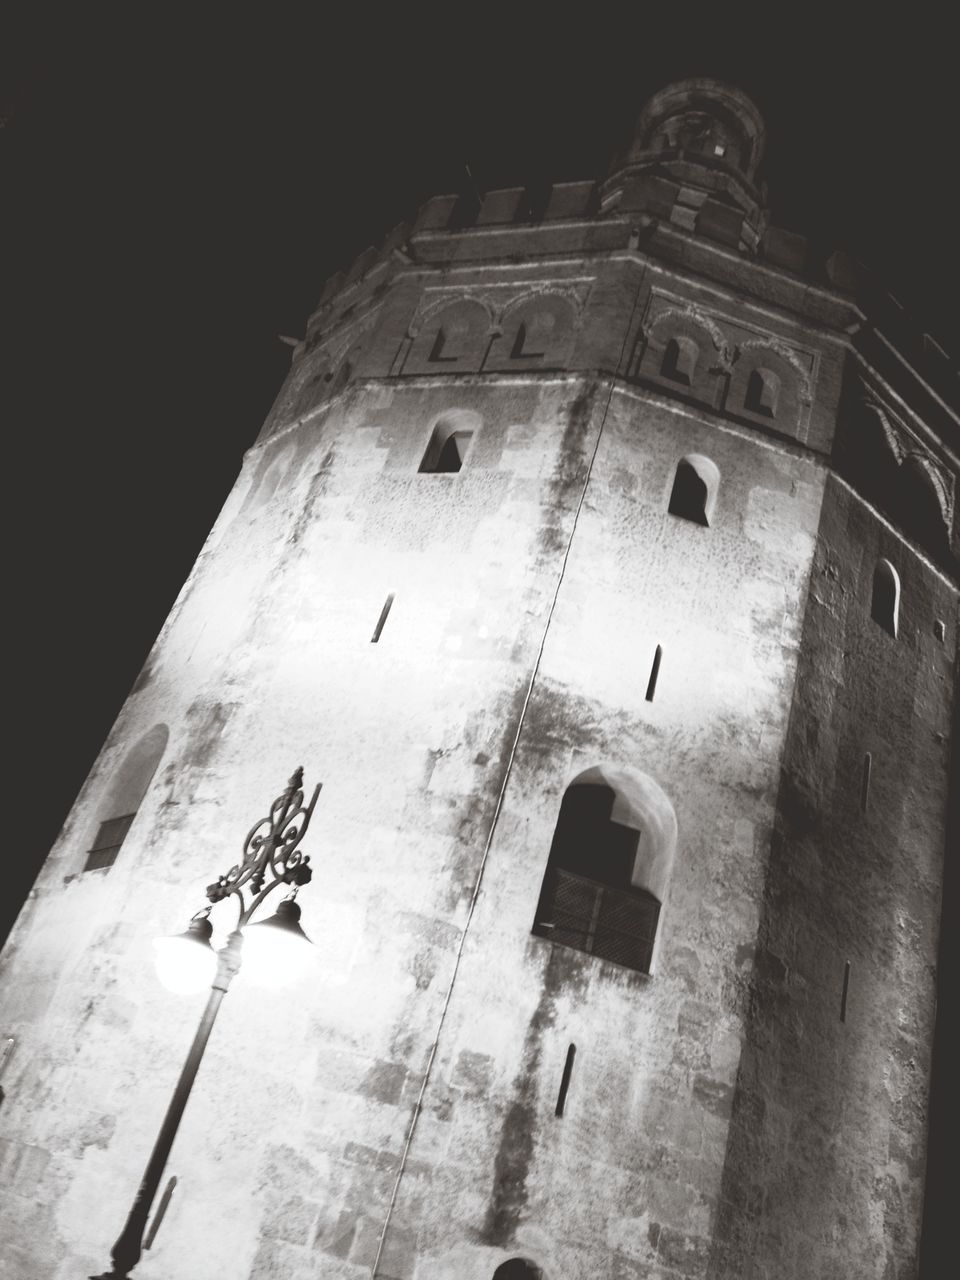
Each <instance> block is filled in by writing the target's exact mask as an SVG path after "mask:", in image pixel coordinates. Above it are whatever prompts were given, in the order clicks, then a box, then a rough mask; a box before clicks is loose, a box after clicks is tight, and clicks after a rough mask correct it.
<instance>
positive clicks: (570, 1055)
mask: <svg viewBox="0 0 960 1280" xmlns="http://www.w3.org/2000/svg"><path fill="white" fill-rule="evenodd" d="M576 1056H577V1046H576V1045H575V1044H572V1045H570V1047H569V1048H568V1049H567V1060H566V1062H565V1063H564V1064H563V1075H562V1076H561V1077H560V1090H559V1092H558V1094H557V1105H556V1108H555V1109H554V1113H553V1114H554V1115H555V1116H562V1115H563V1108H564V1107H565V1106H566V1102H567V1091H568V1090H569V1088H570V1077H571V1075H572V1074H573V1060H574V1058H575V1057H576Z"/></svg>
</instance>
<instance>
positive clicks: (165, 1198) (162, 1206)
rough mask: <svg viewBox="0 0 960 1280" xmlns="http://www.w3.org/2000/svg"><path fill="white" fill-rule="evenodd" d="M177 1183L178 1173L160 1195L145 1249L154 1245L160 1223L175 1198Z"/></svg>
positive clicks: (145, 1240) (144, 1245)
mask: <svg viewBox="0 0 960 1280" xmlns="http://www.w3.org/2000/svg"><path fill="white" fill-rule="evenodd" d="M176 1185H177V1178H176V1174H174V1176H173V1177H172V1178H171V1179H170V1180H169V1181H168V1182H167V1185H166V1186H165V1187H164V1189H163V1195H162V1196H161V1197H160V1203H159V1205H157V1211H156V1213H155V1214H154V1215H153V1221H152V1222H151V1223H150V1227H149V1229H148V1231H147V1234H146V1237H145V1238H144V1241H143V1247H144V1249H150V1248H152V1247H153V1242H154V1240H156V1238H157V1232H158V1231H159V1230H160V1224H161V1222H163V1219H164V1216H165V1214H166V1212H167V1210H168V1209H169V1208H170V1201H171V1200H172V1199H173V1193H174V1190H175V1189H176Z"/></svg>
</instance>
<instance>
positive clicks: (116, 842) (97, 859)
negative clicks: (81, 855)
mask: <svg viewBox="0 0 960 1280" xmlns="http://www.w3.org/2000/svg"><path fill="white" fill-rule="evenodd" d="M136 816H137V815H136V814H135V813H125V814H123V815H122V816H121V817H119V818H107V820H106V822H101V823H100V829H99V831H98V832H97V836H96V839H95V840H94V842H93V847H92V848H91V849H90V852H89V853H88V854H87V861H86V862H85V863H84V867H83V869H84V871H97V870H99V869H100V868H101V867H112V866H113V864H114V863H115V862H116V860H117V854H118V853H119V852H120V848H121V846H122V845H123V842H124V840H125V839H126V836H127V832H128V831H129V830H130V827H131V825H132V823H133V820H134V818H135V817H136Z"/></svg>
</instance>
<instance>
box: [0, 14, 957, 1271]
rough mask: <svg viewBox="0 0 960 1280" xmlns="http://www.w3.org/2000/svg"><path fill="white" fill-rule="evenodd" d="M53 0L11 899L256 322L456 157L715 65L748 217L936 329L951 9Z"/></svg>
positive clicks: (30, 412) (562, 125) (17, 211)
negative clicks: (768, 211) (746, 179)
mask: <svg viewBox="0 0 960 1280" xmlns="http://www.w3.org/2000/svg"><path fill="white" fill-rule="evenodd" d="M72 8H73V9H77V10H79V9H80V8H82V10H83V12H82V14H81V13H78V12H72V14H71V16H70V17H69V18H66V17H62V18H60V19H57V20H55V19H53V18H52V17H51V15H50V14H49V13H47V14H46V15H45V19H44V21H43V24H42V25H41V23H40V21H39V20H38V21H37V22H36V23H35V24H34V25H32V26H30V27H27V26H24V27H22V28H20V29H16V28H14V27H12V26H8V27H7V29H6V30H4V32H3V37H4V49H3V53H2V62H0V94H2V100H3V101H2V114H3V116H4V128H3V129H2V130H0V165H2V170H3V179H4V188H5V194H4V197H3V205H2V210H0V219H2V232H3V239H2V244H3V289H2V305H0V309H2V314H3V318H4V322H5V333H4V339H3V341H4V355H5V357H6V358H5V360H4V372H3V383H2V387H0V402H2V408H3V429H4V433H5V437H6V444H7V449H8V455H7V470H6V478H5V489H6V495H7V504H6V505H7V507H8V509H10V508H11V507H12V514H13V520H12V523H11V532H10V534H9V535H8V546H9V549H10V551H11V552H12V555H11V556H9V559H10V560H11V561H12V573H11V574H10V575H9V577H8V585H7V589H6V606H7V618H6V626H5V628H4V630H5V633H6V636H7V637H8V639H9V640H12V648H13V659H12V661H11V662H10V666H9V670H10V674H11V681H10V684H11V686H12V689H13V699H12V701H13V716H12V717H8V729H7V733H6V738H7V742H8V746H9V748H10V749H11V751H10V753H9V754H11V755H12V759H13V765H14V768H13V770H12V773H9V774H8V779H10V781H11V784H12V785H11V786H10V787H9V789H8V793H7V811H8V832H9V835H8V848H7V852H6V863H7V868H8V869H9V868H10V867H12V868H13V872H12V876H11V873H10V871H9V870H8V871H7V876H6V879H5V882H4V894H5V898H6V903H5V906H6V908H7V912H8V916H9V918H12V916H13V914H15V911H16V908H17V907H18V905H19V901H20V897H19V896H18V886H19V885H21V883H22V885H23V887H24V889H25V887H26V886H27V885H28V884H29V882H30V879H31V878H32V875H33V874H34V873H35V870H36V869H37V867H38V866H39V864H40V862H41V861H42V859H43V857H44V856H45V854H46V852H47V850H48V849H49V847H50V844H51V843H52V842H53V840H54V838H55V837H56V834H57V832H58V830H59V827H60V825H61V824H62V822H63V820H64V818H65V816H66V813H67V811H68V809H69V807H70V805H71V804H72V802H73V799H74V798H75V796H76V793H77V791H78V790H79V788H80V786H81V784H82V782H83V780H84V777H85V776H86V774H87V772H88V770H89V768H90V767H91V765H92V763H93V760H94V758H95V756H96V754H97V752H98V751H99V749H100V747H101V745H102V743H103V741H104V739H105V737H106V735H107V733H108V732H109V729H110V726H111V724H112V722H113V720H114V718H115V717H116V715H117V713H118V711H119V710H120V707H121V705H122V703H123V700H124V698H125V696H126V694H127V692H128V691H129V689H130V686H131V685H132V683H133V681H134V679H135V678H136V676H137V673H138V671H139V669H140V667H141V665H142V663H143V661H144V659H145V657H146V655H147V652H148V650H149V649H150V646H151V644H152V643H153V640H154V638H155V637H156V634H157V632H158V631H159V629H160V626H161V625H162V623H163V620H164V618H165V616H166V614H167V612H168V611H169V609H170V606H171V605H172V603H173V601H174V598H175V597H176V594H177V592H178V590H179V588H180V586H181V585H182V583H183V580H184V578H185V577H186V575H187V573H188V571H189V569H190V567H191V565H192V563H193V561H194V559H195V557H196V555H197V553H198V551H199V549H200V547H201V545H202V543H203V541H204V538H205V537H206V534H207V532H208V531H209V528H210V526H211V525H212V523H213V521H214V519H215V518H216V515H217V513H218V511H219V509H220V506H221V505H222V503H223V501H224V499H225V498H226V496H227V494H228V492H229V490H230V487H231V485H232V483H233V481H234V479H235V477H236V474H237V471H238V470H239V467H240V464H241V460H242V455H243V453H244V451H245V450H246V449H247V448H249V446H250V445H251V444H252V443H253V441H254V438H255V436H256V434H257V431H258V429H259V427H260V425H261V423H262V421H263V418H264V417H265V415H266V413H267V411H268V409H269V407H270V404H271V403H272V400H273V398H274V396H275V395H276V393H277V391H278V390H279V387H280V384H281V382H282V380H283V377H284V375H285V372H286V369H287V368H288V367H289V361H290V352H289V348H288V347H286V346H284V345H283V344H282V343H280V342H279V341H278V339H277V335H278V334H289V335H293V336H296V337H299V336H302V334H303V332H304V327H305V321H306V318H307V315H308V314H309V312H310V310H311V309H312V307H313V306H314V305H315V303H316V299H317V297H318V295H319V292H320V288H321V286H322V283H323V281H324V279H325V277H326V276H328V275H329V274H331V273H332V272H334V271H336V270H338V269H339V268H341V267H343V266H345V265H347V264H349V262H350V261H351V260H352V259H353V258H354V257H355V256H356V255H357V254H358V253H360V252H362V251H363V250H364V249H365V248H366V247H367V246H368V245H369V244H371V243H377V242H378V241H379V240H380V239H381V238H382V237H383V236H384V234H385V233H386V232H387V231H389V230H390V228H391V227H393V226H394V225H395V224H396V223H397V222H399V221H401V220H403V219H406V218H409V217H410V216H411V215H412V214H413V213H414V212H415V210H416V208H417V206H418V204H420V203H422V201H423V200H425V199H426V198H427V197H429V196H430V195H434V194H439V193H443V192H448V191H456V190H458V189H460V188H462V186H463V184H464V180H465V175H464V166H465V165H469V168H470V171H471V173H472V175H473V178H474V180H475V182H476V185H477V186H478V187H479V188H480V189H481V190H486V189H491V188H494V187H497V186H511V185H518V184H522V183H526V182H532V181H537V180H543V179H554V180H573V179H578V178H590V177H598V176H601V175H602V174H603V173H604V172H605V170H606V167H607V165H608V163H609V159H610V156H611V153H612V152H613V151H614V150H615V149H616V148H617V147H618V145H619V144H621V143H622V141H623V140H624V138H625V137H626V136H628V135H629V132H630V130H631V126H632V123H633V120H634V119H635V117H636V115H637V112H638V111H639V109H640V107H641V106H642V104H643V102H644V101H645V99H646V98H647V97H648V96H649V95H650V94H651V93H652V92H654V91H655V90H657V89H658V88H660V87H662V86H663V85H664V84H666V83H669V82H670V81H671V80H675V79H679V78H682V77H686V76H691V75H710V76H716V77H717V78H720V79H723V80H728V81H730V82H732V83H734V84H737V85H739V87H741V88H742V89H744V90H745V91H746V92H747V93H748V94H750V96H751V97H753V98H754V100H755V101H756V103H757V105H758V107H759V108H760V110H761V112H762V113H763V115H764V117H765V119H766V123H767V132H768V147H767V162H766V164H765V166H764V174H765V177H766V179H767V181H768V183H769V188H770V204H771V207H772V210H773V216H774V221H776V222H777V223H778V224H779V225H782V226H785V227H788V228H790V229H793V230H798V231H804V232H806V233H807V234H809V235H810V236H811V237H815V238H818V239H820V240H821V241H822V242H823V243H824V244H826V245H830V246H834V247H842V248H845V249H847V250H849V251H850V252H852V253H853V254H854V255H855V256H857V257H859V258H861V259H862V260H864V261H865V262H867V263H869V264H870V265H871V266H873V267H874V268H875V269H876V270H877V271H878V272H880V273H881V275H882V276H883V277H884V278H885V279H886V280H887V282H888V284H889V287H890V288H891V290H892V292H894V293H895V294H896V295H897V296H898V297H899V298H900V300H901V301H902V302H903V303H904V304H905V305H906V306H907V308H908V310H909V311H910V312H912V313H913V315H914V316H915V317H916V318H917V320H918V323H919V325H920V326H921V327H922V328H925V329H927V330H929V331H930V332H932V333H933V334H934V335H935V336H936V337H938V339H939V340H940V342H941V344H942V345H944V346H946V347H947V348H948V349H950V350H952V351H954V352H960V326H958V322H957V315H956V312H955V309H954V306H953V300H954V295H955V293H956V289H957V282H958V277H960V269H958V268H960V260H958V250H957V235H956V224H957V172H958V163H957V155H958V143H957V138H958V136H960V129H958V125H960V110H958V97H957V89H956V82H957V73H956V65H955V64H956V59H955V55H954V41H953V38H952V33H951V31H950V28H949V15H950V9H949V7H948V6H942V7H934V6H932V5H928V6H924V5H914V6H911V7H909V9H907V8H904V7H898V8H897V9H896V10H894V11H895V12H896V14H897V20H896V24H894V22H893V20H892V19H891V20H888V21H889V25H884V22H885V20H884V19H881V18H879V17H878V15H879V13H880V7H879V6H877V7H874V6H872V5H863V6H860V9H861V12H862V14H863V16H864V21H863V22H857V21H855V20H854V19H853V17H852V16H851V15H850V13H849V12H846V11H848V10H849V9H850V8H851V6H833V8H832V9H831V8H826V7H825V8H824V9H822V10H819V9H814V8H813V7H804V6H796V5H791V6H777V5H767V6H765V7H763V8H757V9H755V10H754V9H751V10H750V11H749V15H750V16H749V18H748V17H747V16H745V15H746V13H747V11H745V10H738V11H736V12H737V13H738V16H737V17H736V18H731V17H730V16H729V13H728V11H727V6H712V7H710V8H707V9H705V10H703V11H700V10H698V9H697V8H696V7H692V6H690V5H683V6H681V5H675V6H672V8H671V10H670V12H671V13H674V14H675V15H676V16H675V17H674V18H673V19H672V20H664V19H651V17H650V14H651V12H653V10H652V7H651V6H644V5H635V6H632V7H631V8H630V9H627V8H625V7H624V8H623V9H622V10H621V9H620V8H619V7H617V8H614V9H605V8H604V7H603V6H598V5H595V4H594V5H590V6H582V7H580V9H579V10H578V11H572V16H570V17H564V16H562V15H564V14H566V12H567V11H566V9H564V8H561V7H560V6H528V7H524V8H521V7H520V6H518V5H516V4H515V5H513V6H504V7H497V6H491V5H486V6H477V5H471V6H453V5H446V6H444V7H437V8H428V7H426V6H413V7H411V6H382V7H381V6H375V7H374V6H369V7H367V6H365V7H363V8H353V9H350V10H349V11H348V13H349V14H350V15H351V16H344V13H342V12H340V11H339V10H333V9H331V8H330V6H314V7H306V8H296V9H294V8H291V7H284V6H280V5H272V6H270V8H269V9H265V10H264V11H263V12H262V13H261V14H260V15H259V16H258V17H257V18H255V19H251V18H249V17H241V16H239V15H240V12H241V7H240V6H231V7H229V8H227V7H223V8H222V9H221V10H220V12H219V14H218V15H217V16H212V15H213V10H212V9H211V10H209V11H208V10H206V9H204V7H202V6H193V7H192V8H191V9H190V10H189V11H188V10H186V9H184V10H183V11H182V13H183V16H182V17H178V18H171V17H169V16H162V15H167V13H168V10H167V9H164V10H162V11H161V10H156V13H157V15H158V16H156V17H153V18H152V19H151V18H147V17H145V16H144V14H146V13H147V12H148V10H147V8H146V7H142V8H141V7H140V6H134V5H127V6H123V7H122V8H121V7H120V6H116V8H115V10H114V11H113V12H111V13H110V15H109V17H108V16H107V14H106V11H105V10H104V9H103V7H97V6H82V7H81V6H73V7H72ZM135 10H136V12H134V11H135ZM91 11H92V12H91ZM188 12H189V18H188V17H187V16H186V15H187V13H188ZM838 12H839V13H841V14H844V13H845V16H842V17H841V18H839V19H838V17H837V13H838ZM628 13H629V14H631V15H633V16H631V17H630V18H629V19H628V18H627V16H626V15H627V14H628ZM201 14H206V15H207V16H198V15H201ZM707 14H709V15H711V16H710V17H709V18H707V17H706V16H705V15H707ZM305 15H309V20H307V18H306V17H305ZM940 15H942V16H940ZM924 18H925V20H921V19H924ZM908 20H909V21H908ZM938 24H939V25H938ZM11 453H12V455H13V456H12V458H11V457H10V454H11ZM296 763H299V762H298V761H291V767H292V766H293V765H294V764H296ZM271 794H272V793H271ZM11 818H12V821H11V820H10V819H11ZM243 834H244V833H243V832H224V842H225V843H224V856H225V857H226V858H228V859H229V858H230V857H232V856H233V852H234V851H235V847H238V846H237V842H238V840H239V839H240V838H242V835H243ZM216 870H217V868H216V867H211V874H212V873H213V872H215V871H216ZM7 923H8V920H4V919H3V918H2V912H0V936H2V935H3V932H5V925H6V924H7ZM954 1061H955V1059H954ZM942 1119H943V1117H942V1116H941V1120H942ZM931 1238H932V1237H931ZM939 1274H940V1273H939V1272H935V1271H934V1269H933V1262H932V1260H931V1259H927V1260H926V1261H925V1272H924V1275H925V1277H928V1278H929V1280H933V1278H934V1276H935V1275H939Z"/></svg>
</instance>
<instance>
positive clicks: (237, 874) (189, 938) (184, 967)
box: [90, 769, 320, 1280]
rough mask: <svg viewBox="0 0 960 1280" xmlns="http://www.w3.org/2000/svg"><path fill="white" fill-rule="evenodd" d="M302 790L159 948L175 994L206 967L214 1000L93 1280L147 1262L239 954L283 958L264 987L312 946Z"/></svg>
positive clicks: (281, 803)
mask: <svg viewBox="0 0 960 1280" xmlns="http://www.w3.org/2000/svg"><path fill="white" fill-rule="evenodd" d="M302 787H303V770H302V769H297V771H296V773H295V774H294V775H293V777H292V778H291V779H290V782H289V784H288V786H287V789H286V791H284V793H283V794H282V795H281V796H279V797H278V798H277V799H276V800H274V802H273V804H272V805H271V806H270V813H269V816H268V817H266V818H262V819H261V820H260V821H259V822H258V823H257V824H256V825H255V826H254V827H253V829H252V830H251V831H250V834H249V835H248V836H247V838H246V840H245V841H244V845H243V858H242V860H241V861H240V862H238V863H237V864H236V865H235V866H233V867H231V868H230V870H229V871H228V872H227V874H226V875H224V876H220V878H219V879H218V880H217V881H216V882H215V883H214V884H211V885H208V886H207V898H208V899H209V902H210V906H207V907H205V908H204V909H203V910H202V911H200V912H198V913H197V915H196V916H194V918H193V920H192V921H191V922H190V927H189V928H188V929H187V931H186V933H183V934H180V935H179V936H178V937H176V938H168V939H163V940H162V943H161V945H160V947H159V948H158V968H159V969H160V971H161V974H162V975H165V978H166V981H167V983H168V985H170V986H172V987H173V989H174V990H181V991H183V990H190V989H192V990H198V989H199V985H198V984H196V983H195V982H194V981H193V978H192V977H191V969H192V970H193V974H194V975H196V973H197V972H199V973H200V974H201V975H202V974H203V972H204V965H205V964H206V966H207V976H209V972H210V969H211V968H213V969H214V970H215V972H214V974H213V982H212V984H211V991H210V998H209V999H208V1001H207V1007H206V1009H205V1010H204V1013H203V1017H202V1018H201V1019H200V1025H199V1026H198V1027H197V1032H196V1035H195V1036H194V1038H193V1044H192V1045H191V1046H190V1052H189V1053H188V1054H187V1059H186V1062H185V1063H184V1064H183V1070H182V1071H181V1072H180V1079H179V1081H178V1082H177V1087H176V1089H175V1090H174V1092H173V1097H172V1098H171V1100H170V1106H169V1107H168V1108H167V1114H166V1116H165V1117H164V1120H163V1124H162V1125H161V1126H160V1132H159V1134H158V1135H157V1141H156V1143H155V1144H154V1148H153V1154H152V1155H151V1156H150V1161H149V1163H148V1164H147V1167H146V1170H145V1171H144V1175H143V1178H142V1180H141V1182H140V1188H139V1190H138V1191H137V1195H136V1199H135V1200H134V1202H133V1208H132V1209H131V1210H130V1216H129V1217H128V1218H127V1223H126V1226H125V1227H124V1229H123V1232H122V1233H121V1235H120V1238H119V1239H118V1240H117V1243H116V1244H115V1245H114V1246H113V1250H112V1252H111V1254H110V1256H111V1258H112V1260H113V1266H112V1268H111V1269H110V1270H109V1271H105V1272H103V1273H102V1274H101V1275H99V1276H91V1277H90V1280H127V1276H128V1274H129V1272H130V1271H131V1270H132V1269H133V1268H134V1267H135V1266H136V1265H137V1263H138V1262H139V1261H140V1255H141V1254H142V1252H143V1233H144V1229H145V1228H146V1225H147V1218H148V1217H149V1215H150V1209H151V1206H152V1205H153V1201H154V1197H155V1196H156V1194H157V1188H158V1187H159V1185H160V1179H161V1177H162V1176H163V1170H164V1167H165V1166H166V1163H167V1157H168V1156H169V1154H170V1148H171V1147H172V1146H173V1140H174V1138H175V1137H176V1134H177V1129H178V1127H179V1125H180V1118H181V1116H182V1115H183V1109H184V1107H185V1106H186V1103H187V1098H188V1097H189V1096H190V1090H191V1089H192V1087H193V1082H194V1079H195V1078H196V1074H197V1068H198V1067H199V1065H200V1060H201V1058H202V1057H203V1051H204V1049H205V1048H206V1046H207V1040H208V1039H209V1038H210V1032H211V1030H212V1029H213V1024H214V1021H215V1020H216V1016H217V1012H218V1010H219V1008H220V1002H221V1001H222V1000H223V997H224V995H225V994H226V991H227V988H228V987H229V986H230V983H231V981H232V979H233V978H234V977H236V975H237V973H238V972H239V970H240V952H241V948H242V946H243V943H244V940H246V942H247V944H248V947H249V949H250V950H251V951H253V950H254V949H256V950H258V951H260V950H262V951H266V950H268V949H273V950H275V951H276V952H277V953H278V954H277V955H276V957H275V961H276V963H275V964H274V967H273V972H272V973H270V972H269V967H268V966H266V965H264V966H263V971H262V972H261V974H260V975H259V978H260V981H261V982H262V983H264V985H280V984H281V983H282V981H283V979H284V977H287V978H289V977H292V976H293V973H292V970H293V963H292V953H293V952H295V951H296V949H297V948H298V947H299V948H301V949H304V950H305V949H306V945H307V944H308V943H309V941H310V939H309V938H308V937H307V935H306V934H305V933H304V932H303V930H302V929H301V928H300V924H299V918H300V908H299V907H298V906H297V904H296V902H294V901H293V898H294V897H295V895H296V892H297V890H298V889H299V888H301V887H302V886H303V885H305V884H307V883H308V882H309V880H310V877H311V876H312V875H313V870H312V868H311V867H310V865H309V862H310V859H309V858H308V857H306V856H305V855H304V854H302V853H301V852H300V851H299V848H298V846H299V844H300V841H301V840H302V839H303V836H304V834H305V832H306V830H307V827H308V825H309V823H310V818H311V817H312V815H313V810H314V806H315V805H316V803H317V797H318V796H319V794H320V786H319V784H318V785H317V787H316V788H315V789H314V792H313V796H312V798H311V800H310V803H309V804H308V805H306V806H304V803H303V790H302ZM281 884H284V885H289V886H290V888H291V893H290V894H289V895H288V897H287V898H286V899H285V900H284V901H282V902H281V903H280V905H279V907H278V908H277V911H276V913H275V914H274V915H273V916H271V917H270V919H268V920H264V921H262V922H260V923H257V924H254V925H251V924H250V920H251V917H252V916H253V914H254V912H255V911H256V910H257V908H258V907H259V906H260V903H261V902H263V900H264V898H266V896H267V895H268V894H269V893H272V892H273V890H274V889H276V888H277V886H278V885H281ZM231 896H234V897H236V899H237V909H238V918H237V925H236V928H235V929H234V931H233V933H231V935H230V937H229V939H228V940H227V943H226V946H224V947H223V948H222V949H221V950H220V951H219V952H216V951H214V950H213V948H212V947H211V946H210V937H211V934H212V932H213V930H212V926H211V925H210V921H209V920H208V919H207V917H208V915H209V914H210V911H211V909H212V907H213V906H214V905H215V904H216V903H218V902H221V901H222V900H223V899H224V898H229V897H231ZM245 926H249V928H247V932H246V934H243V933H242V932H241V930H243V929H244V927H245ZM271 943H272V944H274V946H273V948H271V947H270V944H271ZM178 953H179V954H178ZM257 959H258V960H259V959H260V957H257ZM184 960H185V961H187V963H186V964H184V963H183V961H184ZM278 979H279V980H278ZM201 980H202V979H201ZM255 980H256V978H255Z"/></svg>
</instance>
